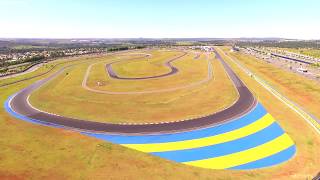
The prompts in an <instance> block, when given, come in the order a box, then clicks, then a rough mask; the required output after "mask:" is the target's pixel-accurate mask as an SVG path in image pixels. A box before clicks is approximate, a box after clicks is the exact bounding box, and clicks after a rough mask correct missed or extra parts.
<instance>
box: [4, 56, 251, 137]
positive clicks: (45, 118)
mask: <svg viewBox="0 0 320 180" xmlns="http://www.w3.org/2000/svg"><path fill="white" fill-rule="evenodd" d="M215 53H216V57H217V59H218V60H219V61H221V63H222V64H223V66H224V68H225V70H226V72H227V74H228V76H229V77H230V79H231V80H232V82H233V84H234V85H235V87H236V89H237V91H238V93H239V98H238V100H237V101H236V102H235V103H234V104H233V105H232V106H230V107H229V108H227V109H224V110H222V111H219V112H216V113H213V114H211V115H208V116H205V117H200V118H195V119H190V120H183V121H174V122H163V123H149V124H111V123H101V122H93V121H85V120H81V119H74V118H69V117H63V116H59V115H56V114H50V113H47V112H43V111H40V110H38V109H36V108H34V107H32V106H31V104H30V103H29V101H28V97H29V96H30V94H31V93H32V92H33V91H34V90H36V89H38V88H39V87H41V86H42V85H43V84H45V83H46V82H48V81H49V80H51V79H53V78H55V77H56V76H58V75H59V74H60V73H62V72H63V71H64V68H62V69H60V70H59V71H58V72H56V73H54V74H53V75H51V76H50V77H48V78H46V79H43V80H40V81H38V82H36V83H34V84H32V85H30V86H29V87H27V88H25V89H23V90H22V91H20V92H18V93H17V94H15V95H14V96H12V97H10V99H9V101H8V102H9V104H8V105H9V107H10V108H11V109H12V111H13V112H15V113H16V114H19V115H20V116H25V117H27V118H31V119H34V120H36V121H40V122H44V123H51V124H55V125H60V126H65V127H68V128H74V129H79V130H84V131H94V132H108V133H115V134H159V133H172V132H181V131H189V130H193V129H198V128H204V127H209V126H213V125H216V124H219V123H223V122H226V121H228V120H232V119H234V118H237V117H240V116H242V115H244V114H246V113H248V112H249V111H250V110H251V109H252V108H253V107H254V106H255V105H256V103H257V102H256V99H255V98H254V96H253V95H252V93H251V92H250V91H249V89H248V88H247V87H246V86H245V84H244V83H243V82H242V81H241V80H240V79H239V78H238V76H237V75H236V74H235V73H234V72H233V71H232V69H231V68H230V67H229V66H228V65H227V64H226V63H225V62H224V60H223V59H222V58H221V57H220V55H219V54H218V53H217V52H215ZM168 75H169V74H168ZM168 75H167V76H168Z"/></svg>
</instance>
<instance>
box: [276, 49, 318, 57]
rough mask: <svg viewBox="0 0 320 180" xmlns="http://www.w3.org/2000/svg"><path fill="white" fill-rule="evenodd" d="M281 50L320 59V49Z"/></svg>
mask: <svg viewBox="0 0 320 180" xmlns="http://www.w3.org/2000/svg"><path fill="white" fill-rule="evenodd" d="M280 49H281V50H285V51H289V52H294V53H300V54H303V55H307V56H312V57H315V58H320V49H307V48H299V49H294V48H280Z"/></svg>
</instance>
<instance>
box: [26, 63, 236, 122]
mask: <svg viewBox="0 0 320 180" xmlns="http://www.w3.org/2000/svg"><path fill="white" fill-rule="evenodd" d="M103 61H107V60H106V59H104V60H103ZM190 61H191V60H190V59H189V57H187V59H186V60H181V61H179V62H177V64H176V65H177V67H178V68H180V66H181V69H182V70H183V71H184V70H186V71H187V73H181V74H179V75H177V76H172V77H168V78H166V80H159V81H158V83H156V84H155V83H149V82H148V81H149V80H143V83H142V84H141V85H149V86H151V87H152V85H154V86H156V87H158V86H165V87H167V86H169V85H172V84H173V85H172V86H175V85H176V84H175V83H176V82H177V83H178V85H179V83H180V84H182V83H186V82H187V81H190V80H191V82H192V80H194V79H193V78H192V76H193V73H195V72H194V71H196V72H199V74H200V77H201V76H202V77H201V78H200V79H202V78H205V77H206V75H207V62H206V61H203V63H202V62H200V60H192V61H197V62H196V63H198V64H199V67H201V68H193V66H190V65H185V64H184V63H186V64H189V63H190V64H192V63H191V62H192V61H191V62H190ZM212 63H213V69H214V77H215V79H213V80H211V81H209V82H208V83H205V84H203V85H200V86H198V87H195V88H189V89H182V90H177V91H173V92H165V93H155V94H138V95H108V94H98V93H93V92H90V91H87V90H85V89H83V88H82V87H81V82H82V79H83V77H84V73H85V71H86V69H87V67H88V64H82V65H79V66H77V67H74V68H72V69H70V70H68V71H67V72H68V75H66V73H63V74H62V75H60V76H59V77H57V78H56V79H55V80H53V81H52V82H51V83H49V84H47V85H45V86H44V87H43V88H41V89H40V90H38V91H36V92H35V93H34V94H33V95H32V96H31V98H30V100H31V103H32V104H33V105H34V106H36V107H37V108H39V109H41V110H45V111H49V112H53V113H57V114H60V115H64V116H69V117H75V118H81V119H87V120H92V121H100V122H114V123H117V122H159V121H174V120H180V119H187V118H195V117H198V116H201V115H206V114H209V113H214V112H216V111H219V110H221V109H223V108H225V107H227V106H230V105H231V104H232V103H233V102H234V101H235V100H236V98H237V93H236V91H235V88H234V87H233V85H232V83H231V81H230V80H229V79H228V77H227V75H226V73H225V71H224V70H223V67H222V65H221V64H220V63H219V62H218V61H212ZM187 69H191V70H187ZM202 71H204V72H202ZM99 72H102V73H104V76H106V75H105V70H104V68H103V69H101V71H99ZM94 77H99V76H98V75H95V76H94ZM171 78H172V80H171ZM197 78H198V79H199V76H198V75H196V76H195V79H197ZM178 79H183V80H181V81H182V82H179V80H178ZM117 81H119V80H117ZM152 81H153V80H152ZM172 82H173V83H172ZM171 83H172V84H171ZM112 85H113V84H111V85H110V86H112ZM122 86H123V85H122ZM128 86H129V89H130V86H133V85H132V84H129V83H128ZM142 87H144V86H142ZM169 87H170V86H169ZM131 89H132V87H131ZM220 92H224V93H225V94H228V95H227V96H221V94H220ZM43 102H45V103H43ZM62 104H63V106H62ZM195 107H196V108H195ZM124 112H125V113H124Z"/></svg>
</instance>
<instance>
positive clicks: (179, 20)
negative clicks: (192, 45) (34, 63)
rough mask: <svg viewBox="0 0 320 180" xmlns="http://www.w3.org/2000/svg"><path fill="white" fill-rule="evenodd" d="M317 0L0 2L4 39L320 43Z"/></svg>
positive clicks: (0, 22) (2, 36)
mask: <svg viewBox="0 0 320 180" xmlns="http://www.w3.org/2000/svg"><path fill="white" fill-rule="evenodd" d="M319 7H320V1H317V0H268V1H260V0H236V1H235V0H225V1H221V0H199V1H191V0H161V1H149V0H135V1H130V0H117V1H115V0H112V1H111V0H105V1H104V0H91V1H86V0H78V1H71V0H66V1H62V0H58V1H54V0H46V1H42V0H0V24H1V28H0V38H139V37H144V38H199V37H208V38H237V37H280V38H292V39H320V33H319V32H320V23H318V21H319V19H320V11H319Z"/></svg>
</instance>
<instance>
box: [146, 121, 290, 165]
mask: <svg viewBox="0 0 320 180" xmlns="http://www.w3.org/2000/svg"><path fill="white" fill-rule="evenodd" d="M283 133H284V131H283V130H282V128H281V127H280V126H279V124H278V123H276V122H274V123H272V124H271V125H270V126H268V127H266V128H264V129H263V130H261V131H258V132H256V133H254V134H251V135H249V136H246V137H243V138H240V139H236V140H234V141H229V142H225V143H221V144H215V145H211V146H204V147H200V148H193V149H185V150H176V151H166V152H154V153H151V154H153V155H156V156H160V157H162V158H166V159H170V160H173V161H177V162H188V161H195V160H201V159H208V158H214V157H218V156H224V155H228V154H232V153H236V152H240V151H244V150H247V149H250V148H254V147H256V146H259V145H261V144H264V143H266V142H269V141H271V140H273V139H275V138H277V137H278V136H280V135H282V134H283Z"/></svg>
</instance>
